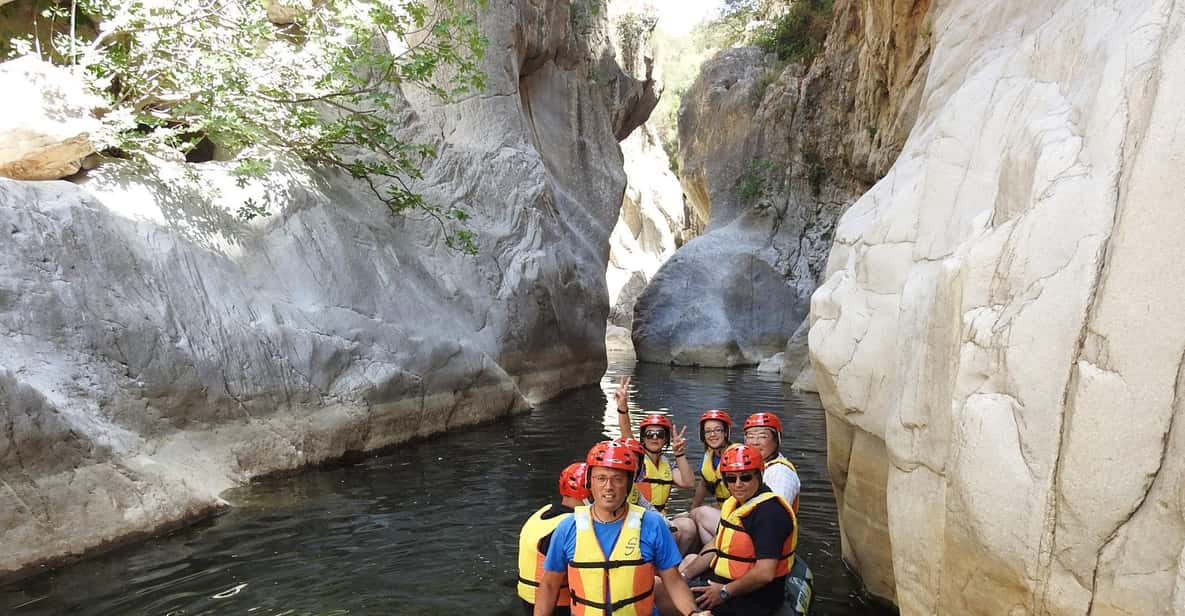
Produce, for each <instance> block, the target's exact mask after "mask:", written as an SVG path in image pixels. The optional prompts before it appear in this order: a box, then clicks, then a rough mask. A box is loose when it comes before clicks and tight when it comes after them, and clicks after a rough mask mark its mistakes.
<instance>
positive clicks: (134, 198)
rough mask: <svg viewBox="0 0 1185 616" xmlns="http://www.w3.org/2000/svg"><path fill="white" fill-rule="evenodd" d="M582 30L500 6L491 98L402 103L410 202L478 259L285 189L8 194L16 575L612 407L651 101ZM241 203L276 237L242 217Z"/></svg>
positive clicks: (330, 180) (3, 399)
mask: <svg viewBox="0 0 1185 616" xmlns="http://www.w3.org/2000/svg"><path fill="white" fill-rule="evenodd" d="M573 10H574V8H573V7H572V6H571V5H569V3H568V2H566V1H561V0H555V1H551V2H544V3H539V2H527V1H525V0H524V1H521V2H519V1H514V2H506V3H499V4H498V5H497V6H496V7H494V6H493V5H491V9H490V10H488V11H484V12H483V13H482V28H483V31H484V32H485V35H486V36H487V37H488V38H489V41H490V44H489V47H488V49H489V52H488V53H487V55H486V59H485V60H484V62H485V67H486V69H487V71H488V74H489V83H488V87H487V90H486V91H485V92H483V93H480V94H475V95H472V96H470V97H467V98H465V99H464V100H461V101H459V102H457V103H455V104H450V105H446V106H442V105H441V104H439V103H438V102H437V101H435V100H432V99H429V98H427V97H426V96H425V95H424V94H423V93H421V92H407V93H406V94H407V97H408V99H409V100H408V105H407V109H406V114H405V115H404V116H403V117H402V118H400V121H402V122H403V123H404V126H405V129H404V134H405V136H408V137H412V138H418V139H422V140H427V141H428V142H431V143H432V144H433V145H435V147H436V149H437V151H438V152H439V156H438V157H437V158H436V159H435V160H434V161H432V162H431V163H430V165H429V166H428V167H427V168H426V169H425V180H424V182H423V183H421V184H420V185H419V186H418V187H419V188H420V189H422V190H423V191H424V193H425V195H426V197H427V198H428V199H429V200H430V201H432V202H435V203H439V204H441V205H444V206H446V207H447V206H451V205H458V206H463V207H466V208H467V209H468V210H469V212H470V213H471V214H472V215H473V226H474V228H475V229H476V230H477V231H478V232H479V234H480V235H479V249H480V254H479V255H478V256H476V257H469V256H465V255H461V254H458V253H454V252H452V251H450V250H448V249H447V248H445V247H444V246H443V245H442V242H441V241H440V235H441V231H440V229H439V228H438V227H437V226H436V225H435V223H433V222H431V221H428V220H422V219H420V218H418V217H416V216H408V217H404V218H395V219H393V218H391V217H389V216H388V215H387V214H386V213H385V210H384V209H383V207H382V206H381V205H380V204H379V203H378V202H377V200H376V199H375V198H374V197H373V196H371V195H369V194H368V193H367V192H366V189H365V188H364V187H362V186H360V185H359V184H357V183H355V182H353V181H351V180H350V179H348V178H345V177H341V176H338V175H333V174H329V175H324V174H319V173H315V172H313V171H312V170H310V169H308V168H307V167H305V166H303V165H301V164H299V163H294V162H291V161H283V160H280V161H278V165H277V170H276V172H275V173H273V174H271V175H270V176H269V177H268V178H266V179H265V180H264V181H262V182H261V183H258V184H254V185H251V186H248V187H247V188H246V189H245V190H239V189H237V188H236V186H235V182H234V178H233V177H231V176H230V175H229V173H228V171H229V169H230V166H231V165H230V164H229V163H208V164H203V165H197V166H193V167H190V170H192V171H195V172H196V174H197V177H196V179H195V178H193V177H191V175H190V174H189V173H186V172H184V171H183V170H182V168H181V167H179V166H177V165H173V164H169V163H165V162H161V163H159V164H158V165H155V166H154V167H153V168H152V169H147V170H145V169H134V168H130V167H119V166H102V167H99V168H98V169H96V170H95V171H92V172H91V173H90V174H89V176H88V178H87V179H86V181H85V182H84V183H83V184H82V185H81V186H79V185H75V184H70V183H66V182H43V183H32V182H19V181H12V180H0V237H3V238H4V241H3V242H0V341H2V344H0V426H3V427H4V429H0V545H3V546H4V549H3V550H0V575H2V574H6V573H11V572H14V571H18V570H21V569H22V568H25V567H29V566H32V565H34V564H36V563H38V562H44V561H47V560H54V559H59V558H62V557H65V556H68V555H76V554H79V553H82V552H85V551H86V550H88V549H93V548H95V547H98V546H102V545H105V544H109V543H113V542H118V541H123V540H127V539H128V538H131V537H135V536H140V535H142V534H145V533H152V532H156V531H159V530H160V529H162V528H166V527H168V526H169V525H172V524H176V523H180V522H184V521H186V520H191V519H192V518H193V517H195V516H198V515H202V514H204V513H206V512H208V511H210V510H212V509H214V508H217V507H219V506H223V503H222V502H221V500H220V499H219V498H218V495H219V493H220V492H221V491H222V490H224V489H226V488H228V487H230V486H231V485H233V484H235V483H237V482H241V481H244V480H246V479H248V478H250V477H252V476H255V475H258V474H260V473H265V472H270V471H277V470H282V469H291V468H296V467H300V466H303V465H307V464H313V463H317V462H321V461H324V460H328V459H331V458H335V457H339V456H342V455H343V454H345V453H347V452H356V451H364V450H369V449H374V448H379V447H384V446H388V445H391V444H395V443H399V442H402V441H405V440H407V439H409V438H415V437H423V436H427V435H430V434H433V433H436V432H440V431H443V430H449V429H453V428H457V427H460V426H465V425H469V424H472V423H475V422H479V421H485V420H489V419H492V418H495V417H498V416H501V415H504V414H506V413H510V412H513V411H515V410H519V409H523V408H525V407H526V406H527V405H528V404H530V403H531V402H533V401H537V400H541V399H543V398H546V397H550V396H553V395H555V394H556V393H558V392H559V391H562V390H564V389H567V388H570V387H574V386H578V385H581V384H585V383H592V382H595V381H596V380H597V379H598V378H599V377H600V376H601V374H602V372H603V371H604V367H605V323H606V317H607V312H608V298H607V294H606V288H605V279H604V272H605V267H606V265H607V259H608V239H609V233H610V229H611V228H612V226H613V223H614V221H615V220H617V217H618V209H619V207H620V205H621V201H622V193H623V191H624V188H625V175H624V172H623V170H622V158H621V152H620V149H619V148H618V144H617V139H616V136H617V135H619V134H623V133H628V132H629V130H630V129H631V128H632V126H631V125H633V126H636V125H637V124H640V123H641V122H640V121H639V118H640V119H641V120H644V119H645V116H646V114H648V113H649V111H650V108H649V107H646V104H647V103H646V101H648V100H650V99H651V98H652V96H651V94H652V91H653V80H652V78H651V77H650V76H649V75H640V74H634V73H627V72H625V71H624V70H623V69H622V68H621V67H620V66H618V65H617V64H616V63H615V61H614V57H615V55H616V54H615V52H614V50H613V44H612V42H611V40H610V38H611V32H610V30H611V28H610V27H609V25H608V24H607V22H606V20H605V18H604V16H603V15H601V16H599V17H598V16H597V15H595V14H583V15H582V16H580V18H579V19H577V17H578V16H577V15H574V14H573ZM594 76H596V78H595V79H594ZM6 111H7V110H6ZM247 197H254V198H257V199H260V200H266V202H267V203H269V204H270V207H271V208H272V210H271V214H270V215H269V216H265V217H263V218H260V219H256V220H254V221H251V222H250V223H247V222H244V221H242V220H241V219H239V218H238V217H236V216H235V214H234V212H235V210H236V208H237V207H238V206H240V205H241V204H242V203H243V200H244V199H245V198H247Z"/></svg>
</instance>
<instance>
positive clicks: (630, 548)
mask: <svg viewBox="0 0 1185 616" xmlns="http://www.w3.org/2000/svg"><path fill="white" fill-rule="evenodd" d="M587 462H588V466H589V470H588V478H589V488H590V490H591V492H592V498H593V501H592V505H591V506H588V507H577V508H576V512H575V513H574V514H573V516H572V517H571V518H569V519H566V520H564V521H563V522H561V523H560V525H559V526H557V527H556V529H555V532H554V533H553V534H552V538H551V545H550V546H548V549H547V557H546V558H545V559H544V561H543V571H544V572H543V579H542V580H541V581H540V585H539V589H538V591H537V594H536V599H535V616H551V614H552V612H551V610H552V609H553V607H554V605H555V597H556V595H557V594H558V593H559V589H560V587H561V585H562V583H563V580H564V579H565V577H567V579H568V587H569V589H570V590H571V592H572V612H573V613H574V614H580V613H582V612H583V611H584V609H585V608H592V609H593V610H594V611H596V612H597V613H601V612H608V611H612V610H611V609H610V610H605V609H604V608H605V607H606V606H609V605H613V606H616V607H617V608H618V609H620V608H621V607H624V606H629V605H635V604H636V605H635V607H636V608H637V607H641V608H643V609H647V606H650V605H654V607H653V608H652V609H651V612H652V613H653V614H658V613H659V607H660V606H661V607H662V612H663V613H671V614H678V615H681V616H686V615H693V614H702V615H704V616H710V614H711V613H710V612H697V611H696V607H695V600H694V598H693V597H692V595H691V590H689V589H688V588H687V582H686V581H685V580H684V579H683V576H682V575H680V574H679V570H678V568H677V567H678V565H679V562H680V560H681V559H682V555H681V554H680V553H679V549H678V547H677V546H676V545H675V538H674V537H673V536H672V535H671V533H670V530H669V529H668V528H667V524H666V520H664V519H663V517H662V516H660V515H658V514H657V513H655V512H653V511H645V510H643V509H642V508H640V507H637V506H630V505H629V504H627V503H626V498H627V497H628V496H629V493H630V487H631V483H632V480H633V477H634V473H635V472H637V469H638V461H637V458H636V457H635V456H634V455H633V454H632V453H631V452H630V451H629V450H628V449H627V448H626V447H625V446H623V445H620V444H618V443H613V442H608V441H606V442H602V443H597V444H596V445H594V446H593V448H592V449H591V450H589V452H588V457H587ZM623 539H624V540H623ZM639 567H653V570H654V572H655V573H656V574H657V575H658V578H659V579H660V580H662V582H663V583H662V584H661V585H657V587H656V585H655V584H654V582H653V578H652V577H650V578H649V580H650V581H649V582H647V581H646V580H647V576H637V575H633V572H632V571H625V572H624V573H625V575H616V576H615V575H614V574H615V573H622V571H620V570H621V569H628V570H633V569H636V568H639ZM606 570H608V572H609V575H608V576H607V575H605V571H606ZM610 578H613V579H614V580H629V584H632V585H633V586H631V587H628V588H627V587H625V586H626V584H623V583H622V584H616V585H615V584H614V583H613V582H611V583H610V584H609V585H608V586H609V587H608V588H605V587H604V584H603V581H604V580H606V579H610ZM585 594H588V595H592V596H585Z"/></svg>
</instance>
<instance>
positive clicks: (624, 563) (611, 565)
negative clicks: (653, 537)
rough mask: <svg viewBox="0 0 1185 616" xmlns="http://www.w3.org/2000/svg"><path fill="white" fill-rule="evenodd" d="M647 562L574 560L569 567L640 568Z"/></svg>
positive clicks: (638, 560) (640, 560) (639, 560)
mask: <svg viewBox="0 0 1185 616" xmlns="http://www.w3.org/2000/svg"><path fill="white" fill-rule="evenodd" d="M647 562H649V561H646V560H642V559H640V558H639V559H637V560H594V561H589V562H584V561H575V560H573V561H570V562H569V563H568V566H569V567H575V568H577V569H613V568H616V567H639V566H641V565H645V564H646V563H647Z"/></svg>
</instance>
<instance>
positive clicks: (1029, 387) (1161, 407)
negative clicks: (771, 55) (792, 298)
mask: <svg viewBox="0 0 1185 616" xmlns="http://www.w3.org/2000/svg"><path fill="white" fill-rule="evenodd" d="M932 20H933V21H932V22H931V24H930V25H929V26H928V28H929V29H930V30H931V31H932V33H933V43H932V44H933V57H932V59H931V62H930V74H929V77H928V81H927V84H928V85H927V89H926V91H925V93H924V94H923V98H922V100H923V101H924V102H923V104H922V108H921V110H920V112H919V114H918V120H917V123H916V125H915V126H914V128H913V130H912V132H911V133H910V137H909V141H908V146H907V147H906V149H905V151H904V152H903V153H902V155H901V157H900V158H899V159H898V161H897V163H896V164H895V165H894V166H893V168H892V170H891V171H890V172H889V174H888V175H887V176H886V177H885V178H884V179H883V180H882V181H880V182H879V183H878V184H877V185H876V187H875V188H874V189H872V190H871V191H870V192H869V193H868V194H866V195H865V196H864V197H862V198H861V199H860V201H859V202H857V203H856V204H855V205H853V206H852V208H851V209H850V210H849V211H848V212H847V213H846V214H845V215H844V217H843V220H842V221H841V224H840V226H839V228H838V230H837V232H836V239H835V247H834V248H833V250H832V252H831V256H830V259H829V265H828V274H827V279H826V283H825V284H824V285H823V286H822V287H821V288H820V289H819V291H818V292H817V293H816V294H815V295H814V298H813V302H812V308H811V319H812V321H813V323H812V326H811V333H810V348H811V353H812V358H813V363H814V367H815V376H816V379H817V383H818V385H819V391H820V394H821V395H822V399H823V402H824V405H825V406H826V408H827V411H828V414H829V419H828V424H829V426H828V427H829V429H828V433H829V434H828V437H829V446H828V449H829V458H830V463H831V467H832V468H831V476H832V477H833V479H834V480H835V483H836V492H837V496H838V499H839V501H840V504H841V511H840V525H841V528H842V529H843V533H844V535H845V540H844V555H845V558H846V559H847V560H848V561H849V562H850V563H852V564H853V565H854V566H855V568H856V569H857V570H858V571H859V573H860V574H861V575H862V576H863V578H864V580H865V581H866V582H869V583H870V584H869V585H870V589H872V590H873V591H874V592H877V593H878V594H886V595H888V594H890V593H892V594H895V597H896V600H897V603H898V605H899V606H900V607H901V611H902V614H909V615H916V614H968V615H985V616H987V615H991V616H996V615H999V614H1008V613H1024V614H1066V615H1069V614H1087V613H1089V614H1176V613H1181V612H1182V611H1185V595H1183V594H1182V590H1181V588H1182V585H1181V571H1182V570H1183V568H1185V557H1183V554H1185V522H1183V520H1185V504H1183V503H1182V500H1181V497H1180V495H1181V493H1182V490H1185V483H1183V482H1185V432H1183V431H1182V430H1181V429H1180V426H1181V414H1182V412H1185V411H1183V410H1182V404H1181V400H1180V392H1181V384H1182V379H1183V377H1182V375H1183V374H1185V369H1183V367H1182V363H1183V360H1182V358H1183V356H1185V330H1182V328H1181V327H1180V326H1179V323H1180V321H1181V317H1182V310H1183V308H1182V306H1185V258H1183V257H1185V255H1183V254H1182V249H1181V242H1180V237H1179V236H1180V229H1181V228H1183V227H1185V218H1183V217H1185V209H1182V207H1181V173H1180V171H1181V161H1182V160H1185V129H1183V128H1182V127H1183V126H1185V123H1183V119H1182V118H1183V117H1185V108H1183V107H1182V105H1181V100H1182V98H1183V97H1185V6H1182V5H1181V4H1180V3H1174V2H1168V1H1151V0H1147V1H1137V2H1122V3H1109V4H1099V3H1096V2H1086V1H1062V2H1055V3H1042V4H1034V3H1028V2H1006V3H995V4H992V5H990V6H989V5H985V4H984V3H981V2H972V1H969V0H966V1H965V0H958V1H955V2H948V3H945V4H943V5H942V6H941V8H940V9H938V10H937V11H936V12H935V13H934V15H933V16H932Z"/></svg>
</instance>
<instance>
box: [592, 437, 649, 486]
mask: <svg viewBox="0 0 1185 616" xmlns="http://www.w3.org/2000/svg"><path fill="white" fill-rule="evenodd" d="M586 465H587V467H588V471H587V472H586V473H585V475H584V486H585V487H589V486H591V485H592V469H593V467H594V466H603V467H605V468H615V469H618V470H622V471H629V472H630V473H631V474H633V475H637V473H638V467H639V466H640V464H639V463H638V456H636V455H634V452H632V451H630V449H629V447H626V446H625V445H624V444H623V443H619V442H617V441H601V442H600V443H597V444H596V445H593V446H592V449H589V450H588V457H587V458H586Z"/></svg>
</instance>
